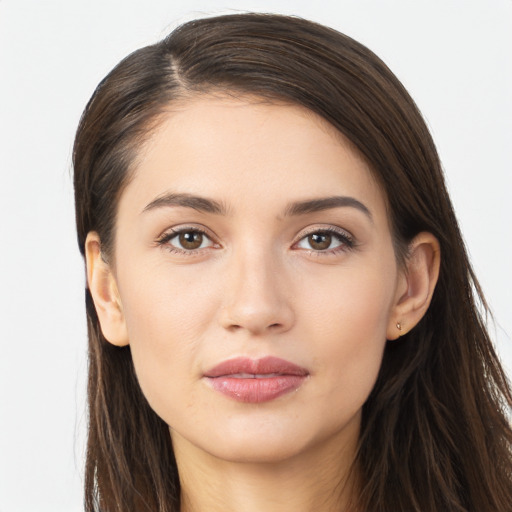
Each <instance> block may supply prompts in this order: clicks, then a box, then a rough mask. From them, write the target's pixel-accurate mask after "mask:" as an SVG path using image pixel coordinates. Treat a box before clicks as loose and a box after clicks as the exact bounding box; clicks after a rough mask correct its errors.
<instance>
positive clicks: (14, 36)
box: [0, 0, 512, 512]
mask: <svg viewBox="0 0 512 512" xmlns="http://www.w3.org/2000/svg"><path fill="white" fill-rule="evenodd" d="M244 10H254V11H265V12H280V13H286V14H296V15H299V16H303V17H306V18H310V19H312V20H315V21H319V22H321V23H324V24H327V25H330V26H332V27H334V28H336V29H338V30H340V31H342V32H345V33H346V34H348V35H350V36H352V37H354V38H355V39H357V40H359V41H361V42H362V43H364V44H366V45H367V46H369V47H370V48H371V49H372V50H374V51H375V52H376V53H377V54H378V55H379V56H380V57H381V58H383V59H384V61H385V62H386V63H387V64H388V65H389V66H390V67H391V69H392V70H393V71H394V72H395V73H396V74H397V76H398V77H399V78H400V79H401V80H402V81H403V83H404V85H405V87H406V88H407V89H408V90H409V92H410V93H411V94H412V96H413V98H414V99H415V100H416V102H417V103H418V105H419V107H420V109H421V110H422V112H423V114H424V116H425V118H426V120H427V122H428V124H429V126H430V128H431V130H432V132H433V135H434V139H435V140H436V143H437V146H438V149H439V152H440V154H441V159H442V161H443V165H444V168H445V172H446V179H447V182H448V185H449V189H450V191H451V195H452V199H453V202H454V205H455V209H456V211H457V214H458V217H459V220H460V224H461V228H462V231H463V234H464V237H465V240H466V242H467V246H468V249H469V252H470V254H471V257H472V261H473V263H474V267H475V269H476V272H477V275H478V276H479V278H480V280H481V283H482V285H483V288H484V291H485V292H486V294H487V297H488V299H489V303H490V305H491V307H492V309H493V311H494V314H495V319H496V328H494V327H493V328H492V332H493V335H494V338H495V339H496V340H497V344H498V348H499V352H500V354H501V356H502V358H503V360H504V363H505V364H506V366H507V368H508V370H509V372H510V370H511V369H512V348H511V344H512V343H511V339H510V335H511V333H512V318H511V316H512V315H511V314H510V312H511V307H510V304H511V302H512V300H511V299H512V293H511V288H512V265H511V263H512V258H511V254H512V230H511V228H510V224H511V220H512V206H511V198H510V193H511V190H512V178H511V172H510V170H511V162H512V151H511V144H512V99H511V91H512V30H511V27H512V1H511V0H428V1H427V0H416V1H414V2H411V1H410V0H395V1H391V0H388V1H386V0H353V1H350V0H337V1H323V2H322V1H316V2H312V1H311V0H308V1H300V0H295V1H278V0H261V1H234V0H233V1H232V2H224V1H220V0H219V1H216V0H211V1H206V0H204V1H199V0H187V1H181V0H180V1H178V0H174V1H173V0H165V1H164V0H119V1H114V0H87V1H79V0H74V1H70V0H0V243H1V247H0V249H1V250H0V329H1V330H0V333H1V334H0V343H1V347H0V348H1V350H0V512H34V511H37V512H46V511H48V512H50V511H51V512H64V511H65V512H74V511H79V510H82V491H81V486H82V475H83V470H82V466H83V460H84V442H85V423H86V412H85V375H86V367H87V363H86V357H85V351H86V331H85V321H84V306H83V289H84V272H83V263H82V261H81V259H80V257H79V253H78V248H77V246H76V237H75V231H74V224H73V223H74V218H73V215H74V214H73V198H72V186H71V177H70V176H71V171H70V167H71V164H70V162H71V158H70V156H71V147H72V141H73V136H74V130H75V128H76V125H77V123H78V120H79V117H80V114H81V111H82V109H83V107H84V106H85V103H86V102H87V100H88V98H89V97H90V95H91V94H92V92H93V90H94V87H95V86H96V84H97V83H98V82H99V81H100V79H101V78H102V77H103V76H104V75H105V74H106V73H107V72H108V71H109V70H110V69H111V68H112V67H113V66H114V65H115V64H116V63H117V62H118V61H119V60H120V59H121V58H122V57H124V56H125V55H126V54H128V53H129V52H130V51H132V50H134V49H136V48H138V47H140V46H143V45H146V44H149V43H152V42H154V41H156V40H157V39H159V38H161V37H163V36H164V35H166V34H167V33H168V32H169V30H171V29H172V28H174V27H176V26H177V25H178V24H179V23H181V22H184V21H188V20H190V19H192V18H195V17H200V16H205V15H211V14H220V13H225V12H237V11H244ZM507 333H508V334H507Z"/></svg>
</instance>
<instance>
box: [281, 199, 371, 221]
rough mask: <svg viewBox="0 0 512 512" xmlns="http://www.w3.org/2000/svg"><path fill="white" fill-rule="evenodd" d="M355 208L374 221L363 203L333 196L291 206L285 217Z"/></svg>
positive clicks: (299, 202)
mask: <svg viewBox="0 0 512 512" xmlns="http://www.w3.org/2000/svg"><path fill="white" fill-rule="evenodd" d="M343 207H349V208H355V209H356V210H359V211H361V212H363V213H364V214H365V215H366V216H367V217H368V218H369V219H370V220H371V221H373V217H372V214H371V212H370V210H369V209H368V208H367V207H366V206H365V205H364V204H363V203H361V201H358V200H357V199H356V198H354V197H350V196H331V197H323V198H319V199H310V200H307V201H298V202H294V203H291V204H289V205H288V206H287V207H286V210H285V215H287V216H294V215H305V214H307V213H315V212H321V211H324V210H330V209H332V208H343Z"/></svg>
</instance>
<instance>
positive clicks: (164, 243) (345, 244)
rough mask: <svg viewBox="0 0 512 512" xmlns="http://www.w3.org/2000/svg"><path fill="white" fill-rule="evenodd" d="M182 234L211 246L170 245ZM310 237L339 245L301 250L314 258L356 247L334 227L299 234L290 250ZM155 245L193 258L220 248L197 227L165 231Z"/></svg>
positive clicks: (348, 236) (344, 233) (353, 241)
mask: <svg viewBox="0 0 512 512" xmlns="http://www.w3.org/2000/svg"><path fill="white" fill-rule="evenodd" d="M184 233H199V234H201V235H202V236H204V237H206V238H207V239H208V240H209V241H210V242H211V245H209V246H208V247H202V248H201V247H199V248H197V249H190V250H187V249H180V248H179V247H175V246H173V245H171V244H170V243H169V242H170V241H171V240H172V239H173V238H176V237H179V236H180V235H181V234H184ZM311 235H329V236H332V237H333V238H336V239H337V240H338V241H339V242H340V245H339V246H337V247H334V248H332V249H329V248H327V249H321V250H315V249H313V248H310V249H303V250H305V251H307V252H308V253H309V254H313V255H315V256H319V257H320V256H326V255H329V254H337V253H338V252H345V251H349V250H352V249H354V248H355V247H356V243H355V240H354V238H353V237H352V235H350V234H349V233H348V232H346V231H344V230H341V229H337V228H334V227H324V228H318V227H316V228H311V229H310V230H308V231H306V232H303V233H301V234H300V237H299V238H298V240H297V241H296V242H294V243H293V244H292V248H297V245H298V244H299V243H300V242H302V241H303V240H305V239H306V238H307V237H309V236H311ZM156 243H157V245H158V246H161V247H165V249H166V250H168V251H169V252H171V253H174V254H180V255H187V256H194V255H197V254H198V253H200V252H201V251H204V250H205V249H211V248H212V247H213V248H215V246H217V247H220V246H219V244H216V243H215V241H214V240H213V239H212V236H211V235H209V234H208V233H207V231H206V230H204V229H201V228H200V227H197V226H185V227H180V228H178V229H171V230H169V231H166V232H165V233H163V234H162V236H160V237H159V238H158V239H157V240H156ZM297 250H300V248H297Z"/></svg>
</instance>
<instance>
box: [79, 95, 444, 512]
mask: <svg viewBox="0 0 512 512" xmlns="http://www.w3.org/2000/svg"><path fill="white" fill-rule="evenodd" d="M166 194H167V195H168V194H190V195H193V196H199V197H202V198H208V199H211V200H214V201H216V202H217V203H218V204H219V205H222V207H223V209H224V210H225V211H223V212H222V213H218V212H211V211H201V210H198V209H197V208H192V207H187V206H183V205H181V206H177V205H169V204H163V202H162V201H161V200H160V201H159V199H161V198H162V197H164V196H165V195H166ZM333 196H344V197H350V198H353V199H355V200H357V201H358V202H359V203H360V204H362V205H364V208H365V209H367V211H363V210H364V208H363V209H362V208H361V207H355V206H354V205H353V204H349V205H345V206H337V207H332V208H327V209H323V210H321V211H314V212H306V213H297V212H295V213H296V214H290V211H289V210H290V208H289V206H290V204H291V203H294V202H301V201H309V200H312V199H322V198H330V197H333ZM354 204H355V203H354ZM148 205H151V206H148ZM195 206H197V205H195ZM116 229H117V232H116V240H115V253H114V258H113V261H112V260H110V265H108V264H107V263H105V261H104V260H103V259H102V258H101V254H100V248H101V241H100V240H99V237H98V235H97V234H96V233H90V234H89V237H88V240H87V244H86V249H87V263H88V280H89V286H90V288H91V292H92V294H93V297H94V300H95V304H96V308H97V311H98V316H99V318H100V323H101V326H102V330H103V333H104V335H105V337H106V338H107V339H108V340H109V341H110V342H111V343H113V344H116V345H126V344H130V346H131V351H132V355H133V360H134V365H135V369H136V372H137V376H138V379H139V382H140V385H141V388H142V390H143V392H144V394H145V396H146V397H147V399H148V401H149V403H150V405H151V406H152V407H153V409H154V410H155V411H156V412H157V414H159V415H160V416H161V417H162V418H163V419H164V420H165V421H166V422H167V423H168V424H169V426H170V435H171V438H172V442H173V446H174V450H175V454H176V459H177V463H178V467H179V471H180V479H181V484H182V510H184V511H189V512H190V511H203V510H208V511H216V510H219V511H220V510H222V511H230V510H233V511H234V510H244V511H253V510H254V511H256V510H271V511H278V510H293V511H308V510H319V507H320V509H321V510H325V511H328V510H337V511H339V510H344V509H345V508H346V507H348V501H349V499H350V496H351V493H352V491H353V489H354V487H355V486H357V471H355V472H353V473H352V474H351V475H350V476H349V469H350V466H351V464H352V462H353V460H354V455H355V450H356V447H357V440H358V435H359V428H360V420H361V408H362V406H363V404H364V402H365V400H366V399H367V397H368V395H369V393H370V391H371V389H372V387H373V385H374V383H375V380H376V378H377V374H378V371H379V368H380V364H381V360H382V354H383V350H384V346H385V343H386V340H393V339H396V338H397V337H398V336H399V335H400V334H403V333H404V332H406V331H407V330H409V329H411V328H412V327H413V326H414V325H415V324H416V323H417V321H419V319H420V318H421V316H422V315H423V314H424V312H425V311H426V309H427V307H428V304H429V302H430V298H431V295H432V292H433V288H434V285H435V281H436V279H437V269H438V266H439V248H438V244H437V242H436V240H435V238H434V237H433V236H432V235H429V234H428V233H422V234H420V235H418V237H416V239H415V240H414V241H413V243H412V244H411V246H410V254H411V256H410V258H409V260H408V261H407V268H400V267H399V266H398V264H397V261H396V257H395V251H394V248H393V244H392V237H391V232H390V227H389V223H388V216H387V211H386V198H385V197H384V195H383V193H382V191H381V189H380V187H379V185H378V184H377V183H376V181H375V180H374V179H373V177H372V175H371V172H370V169H369V168H368V166H367V164H366V162H365V161H364V159H362V158H361V157H360V156H359V154H358V153H357V152H356V151H355V150H354V149H353V148H352V147H351V145H350V144H349V143H348V142H347V141H346V140H344V139H343V137H341V136H340V134H338V133H336V132H335V131H334V129H333V128H332V127H331V126H330V125H328V124H327V123H326V122H325V121H323V120H322V119H321V118H319V117H317V116H316V115H314V114H312V113H311V112H308V111H306V110H304V109H302V108H300V107H297V106H291V105H277V104H268V103H265V102H261V101H257V100H255V99H254V98H252V99H251V98H241V99H235V98H232V97H231V98H219V97H217V98H212V97H208V96H203V97H198V98H194V99H191V100H189V101H187V102H186V103H184V104H182V105H180V106H179V108H173V111H172V112H169V113H167V114H165V115H164V117H163V118H162V122H161V124H160V125H159V126H158V128H157V129H156V131H155V132H154V133H153V135H152V136H151V137H150V139H149V141H148V142H147V144H146V145H145V147H144V149H143V151H142V152H141V153H140V155H139V158H138V161H137V165H136V168H135V173H134V177H133V179H132V180H131V181H130V183H129V184H128V186H127V187H126V189H125V190H124V191H123V193H122V196H121V199H120V202H119V206H118V217H117V225H116ZM180 229H185V231H187V232H188V233H189V238H190V236H191V234H192V235H193V233H194V230H196V234H195V237H196V238H195V240H196V242H197V243H199V242H200V246H199V248H198V249H195V250H191V249H188V248H187V247H188V246H183V245H182V244H181V245H180V238H179V236H178V235H176V231H177V230H180ZM326 229H332V230H335V231H336V233H337V234H331V238H330V239H329V238H328V234H327V238H326V234H325V230H326ZM197 230H202V231H204V234H203V235H199V234H197ZM312 233H316V234H317V235H321V241H322V243H323V242H325V243H326V244H327V246H328V247H327V248H326V249H323V248H322V247H323V246H322V244H318V243H317V241H318V240H319V239H318V238H317V239H312V238H311V236H310V235H311V234H312ZM172 236H174V238H172ZM322 236H323V238H322ZM308 237H309V238H308ZM181 240H182V242H183V237H182V239H181ZM329 240H330V242H329ZM397 322H399V323H400V324H401V326H402V331H399V330H398V329H397V327H396V324H397ZM239 356H244V357H249V358H252V359H258V358H261V357H264V356H276V357H280V358H282V359H285V360H288V361H290V362H292V363H294V364H296V365H299V366H300V367H303V368H305V369H306V370H307V372H308V376H307V378H306V379H305V380H304V382H303V383H302V385H300V387H299V388H298V389H297V390H295V391H292V392H290V393H286V394H284V395H282V396H280V397H278V398H276V399H274V400H270V401H267V402H264V403H258V404H251V403H241V402H238V401H235V400H233V399H231V398H229V397H226V396H225V395H223V394H221V393H219V392H217V391H215V390H214V389H212V387H211V386H210V385H209V384H208V382H206V381H205V379H204V373H205V372H206V371H207V370H208V369H210V368H212V367H213V366H215V365H216V364H219V363H221V362H222V361H225V360H227V359H231V358H233V357H239ZM333 489H334V491H333Z"/></svg>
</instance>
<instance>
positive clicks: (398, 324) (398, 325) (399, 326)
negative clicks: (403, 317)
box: [396, 322, 402, 331]
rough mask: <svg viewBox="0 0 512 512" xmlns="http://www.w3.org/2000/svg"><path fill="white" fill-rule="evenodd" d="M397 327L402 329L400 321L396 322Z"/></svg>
mask: <svg viewBox="0 0 512 512" xmlns="http://www.w3.org/2000/svg"><path fill="white" fill-rule="evenodd" d="M396 328H397V329H398V330H399V331H401V330H402V324H401V323H400V322H397V323H396Z"/></svg>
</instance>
